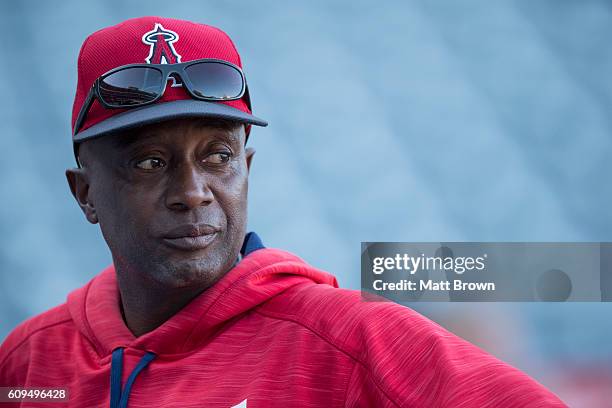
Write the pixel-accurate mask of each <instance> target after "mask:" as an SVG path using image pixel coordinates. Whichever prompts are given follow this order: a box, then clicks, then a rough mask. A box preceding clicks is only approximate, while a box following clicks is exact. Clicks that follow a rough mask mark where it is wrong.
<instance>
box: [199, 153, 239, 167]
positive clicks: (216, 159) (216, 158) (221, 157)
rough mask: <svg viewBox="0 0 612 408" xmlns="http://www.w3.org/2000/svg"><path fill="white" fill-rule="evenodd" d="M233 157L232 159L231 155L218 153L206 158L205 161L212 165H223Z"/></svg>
mask: <svg viewBox="0 0 612 408" xmlns="http://www.w3.org/2000/svg"><path fill="white" fill-rule="evenodd" d="M231 157H232V155H231V153H227V152H217V153H212V154H209V155H208V156H206V158H205V159H204V162H205V163H211V164H223V163H227V162H228V161H229V160H230V158H231Z"/></svg>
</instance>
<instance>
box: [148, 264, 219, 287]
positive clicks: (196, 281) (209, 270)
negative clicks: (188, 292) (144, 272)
mask: <svg viewBox="0 0 612 408" xmlns="http://www.w3.org/2000/svg"><path fill="white" fill-rule="evenodd" d="M225 269H226V268H224V267H223V266H222V265H218V264H211V263H209V262H206V261H202V260H201V259H197V260H196V259H194V260H182V261H180V262H173V263H166V264H165V265H164V267H163V268H159V267H158V268H155V270H154V271H152V272H151V273H149V274H148V275H149V277H150V278H152V279H153V280H155V281H156V282H157V283H158V284H159V285H161V286H164V287H167V288H168V289H170V288H174V289H179V288H189V287H190V288H200V289H206V288H208V287H209V286H211V285H213V284H214V283H215V282H217V281H218V280H219V279H221V278H222V277H223V275H225V273H226V272H227V270H225ZM228 270H229V269H228Z"/></svg>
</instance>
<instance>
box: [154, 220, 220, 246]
mask: <svg viewBox="0 0 612 408" xmlns="http://www.w3.org/2000/svg"><path fill="white" fill-rule="evenodd" d="M219 230H220V228H218V227H214V226H212V225H209V224H183V225H179V226H177V227H175V228H173V229H172V230H170V231H168V232H167V233H166V234H164V235H163V241H164V243H165V244H166V245H168V246H169V247H172V248H175V249H180V250H183V251H195V250H198V249H204V248H206V247H207V246H209V245H210V243H211V242H212V241H214V239H215V238H216V237H217V234H218V232H219Z"/></svg>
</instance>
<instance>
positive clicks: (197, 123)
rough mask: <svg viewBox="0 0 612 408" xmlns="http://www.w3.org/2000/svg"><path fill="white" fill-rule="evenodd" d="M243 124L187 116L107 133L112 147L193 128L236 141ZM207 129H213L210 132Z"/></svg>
mask: <svg viewBox="0 0 612 408" xmlns="http://www.w3.org/2000/svg"><path fill="white" fill-rule="evenodd" d="M242 128H244V125H243V124H242V123H239V122H234V121H227V120H220V119H212V120H211V119H202V118H191V119H190V118H187V119H184V118H183V119H177V120H171V121H166V122H162V123H155V124H149V125H146V126H142V127H139V128H135V129H132V130H128V131H124V132H121V133H116V134H113V135H109V142H111V144H112V146H113V147H116V148H125V147H128V146H131V145H133V144H137V143H144V144H146V143H147V142H150V141H152V140H154V139H159V138H166V137H170V138H172V137H174V136H177V135H179V134H181V133H184V132H187V131H193V130H196V131H197V130H202V131H203V132H201V134H202V135H203V136H207V137H212V136H217V137H221V138H223V139H227V140H228V141H230V142H235V143H238V142H240V141H241V139H242V135H243V134H244V132H243V131H241V129H242ZM205 130H206V131H205ZM209 130H214V132H210V131H209Z"/></svg>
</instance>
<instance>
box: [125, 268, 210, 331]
mask: <svg viewBox="0 0 612 408" xmlns="http://www.w3.org/2000/svg"><path fill="white" fill-rule="evenodd" d="M147 283H148V284H149V285H147ZM117 284H118V286H119V293H120V294H121V312H122V315H123V320H124V321H125V324H126V326H127V327H128V329H130V331H131V332H132V333H133V334H134V336H136V337H140V336H142V335H143V334H145V333H148V332H150V331H153V330H155V329H156V328H158V327H159V326H161V325H162V324H163V323H164V322H166V321H167V320H168V319H170V318H171V317H172V316H174V315H175V314H176V313H178V312H179V311H180V310H181V309H182V308H183V307H185V306H186V305H187V304H188V303H189V302H191V301H192V300H193V299H194V298H195V297H197V296H198V295H199V294H200V293H202V292H203V291H204V290H205V289H206V288H207V287H209V286H210V285H207V286H206V287H204V288H197V287H196V288H193V287H187V288H171V289H169V288H166V287H163V288H162V287H159V286H156V285H155V284H151V282H150V281H147V282H143V281H138V282H134V279H130V278H125V275H124V274H122V273H121V271H120V270H117Z"/></svg>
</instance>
